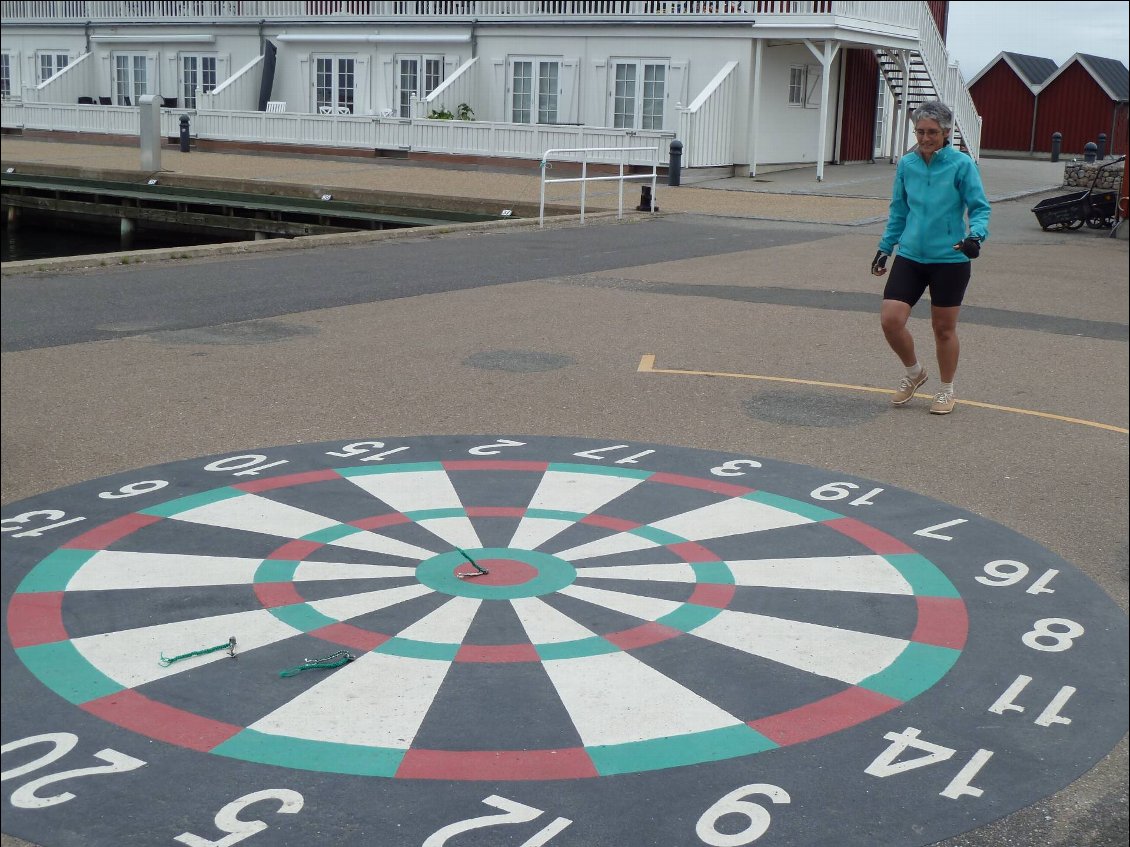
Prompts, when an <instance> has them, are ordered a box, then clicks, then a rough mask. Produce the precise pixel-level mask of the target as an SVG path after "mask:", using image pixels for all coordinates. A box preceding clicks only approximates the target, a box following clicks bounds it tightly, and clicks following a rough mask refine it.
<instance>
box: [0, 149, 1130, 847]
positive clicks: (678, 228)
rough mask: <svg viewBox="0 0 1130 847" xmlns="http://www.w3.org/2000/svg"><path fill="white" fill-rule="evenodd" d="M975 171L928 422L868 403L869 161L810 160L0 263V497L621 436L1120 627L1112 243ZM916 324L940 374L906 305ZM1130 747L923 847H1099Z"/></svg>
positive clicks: (1119, 290)
mask: <svg viewBox="0 0 1130 847" xmlns="http://www.w3.org/2000/svg"><path fill="white" fill-rule="evenodd" d="M138 159H139V152H138V151H137V150H136V149H133V148H128V147H115V146H98V145H77V144H70V143H66V144H63V143H54V142H48V141H45V140H42V139H6V140H5V142H4V147H3V166H4V167H5V168H7V167H15V168H19V167H21V165H22V164H29V165H30V164H40V165H42V164H44V163H48V164H49V163H54V164H57V165H71V166H75V167H84V168H88V169H92V170H100V171H110V170H130V169H134V170H136V168H137V160H138ZM163 167H164V169H166V170H167V171H168V172H169V173H170V174H185V175H198V176H212V177H222V178H230V179H232V180H233V181H248V180H251V181H254V180H262V181H270V182H287V183H290V184H293V185H295V186H301V187H303V188H304V189H306V190H311V191H315V190H318V189H319V188H322V187H332V186H338V185H340V186H350V187H353V188H357V189H364V188H366V187H370V188H373V189H374V190H375V189H378V188H379V189H380V190H385V191H388V190H392V191H401V192H404V193H412V194H449V195H457V196H462V197H477V198H479V199H482V200H483V201H484V204H495V203H497V204H500V205H501V204H505V203H508V202H516V201H518V200H521V201H523V202H531V201H532V202H536V199H537V192H538V190H539V177H538V173H537V172H536V169H530V171H529V172H523V171H521V170H520V169H518V170H513V169H512V170H508V171H504V170H498V169H493V170H492V169H487V168H485V167H483V166H468V165H465V164H463V165H455V164H452V165H450V166H444V165H443V164H442V163H432V164H430V165H424V164H421V163H378V162H372V161H368V160H365V161H357V160H346V159H339V158H333V157H324V158H322V157H313V156H304V157H298V158H296V157H285V156H255V155H249V154H229V153H202V152H192V153H188V154H181V153H175V152H172V151H166V152H165V153H164V156H163ZM981 168H982V173H983V177H984V181H985V184H986V188H987V190H988V193H989V194H990V196H991V198H992V199H993V212H992V222H991V226H990V229H991V238H990V240H989V241H988V242H987V244H986V245H985V248H984V251H983V254H982V256H981V258H979V259H978V260H977V262H976V264H975V266H974V278H973V283H972V285H971V287H970V289H969V293H968V295H967V298H966V302H965V307H964V308H963V314H962V322H961V323H960V325H959V332H960V337H961V342H962V359H961V366H960V368H959V371H958V376H957V380H956V389H957V396H958V399H959V404H958V406H957V409H956V411H955V412H954V413H953V414H952V415H949V416H947V417H937V416H931V415H929V414H928V413H927V411H926V409H927V407H928V399H926V398H922V399H916V400H915V401H914V402H912V403H911V404H910V405H909V406H908V407H906V408H902V409H892V408H890V406H889V401H888V398H887V396H886V394H885V392H887V391H889V390H890V389H893V387H894V386H895V384H896V383H897V382H898V380H899V378H900V376H901V374H902V368H901V366H900V364H899V363H898V361H897V360H896V359H895V358H894V356H893V355H892V354H891V353H890V351H889V350H888V349H887V347H886V345H885V343H884V341H883V338H882V335H881V333H880V330H879V326H878V320H877V309H878V302H879V300H878V294H879V292H878V290H877V288H876V281H875V279H874V278H873V277H872V276H871V275H870V274H869V273H868V268H869V265H870V261H871V258H872V256H873V254H874V251H875V246H876V243H877V241H878V237H879V234H880V233H881V232H882V227H883V222H884V217H885V209H886V200H885V199H884V198H885V196H886V189H885V186H889V182H890V176H891V174H892V172H893V167H892V166H890V165H889V164H882V163H880V164H875V165H844V166H829V167H828V168H827V169H826V171H825V179H824V180H823V181H820V182H817V181H816V179H815V174H814V171H813V169H802V168H797V169H781V170H772V171H770V172H763V173H762V174H760V175H759V176H758V177H756V178H754V179H750V178H748V177H746V178H729V179H721V180H718V179H713V180H707V181H704V182H701V183H700V182H692V183H690V184H688V185H684V186H680V187H667V186H663V187H661V188H660V189H659V191H658V202H659V205H660V211H659V213H658V214H654V215H652V214H647V213H639V212H635V211H631V212H629V214H627V215H626V216H625V217H624V218H623V219H618V218H617V217H616V215H615V214H612V213H610V212H609V209H610V207H611V208H614V205H612V204H613V201H612V200H611V199H609V198H607V197H605V198H593V199H592V203H593V209H594V213H593V214H590V215H589V216H588V219H587V220H586V222H585V223H584V224H583V225H582V224H581V223H580V221H579V220H577V218H576V216H567V217H564V218H560V219H555V220H553V221H552V223H551V224H550V225H548V226H547V227H545V228H539V227H538V226H537V222H536V221H530V220H524V221H514V222H498V223H489V224H481V225H475V224H468V225H456V226H452V227H445V228H443V230H442V231H430V232H423V231H420V232H417V231H401V232H397V233H366V234H359V235H357V236H322V237H315V238H310V239H296V240H294V241H287V242H277V243H276V242H256V243H253V244H247V245H218V246H215V247H212V248H198V249H195V250H192V251H189V252H186V251H185V250H184V249H183V248H182V249H179V250H178V251H176V252H175V254H174V252H172V251H156V252H151V253H149V254H146V255H141V254H131V255H128V256H127V255H124V254H115V256H113V257H95V258H91V257H87V258H70V259H59V260H43V261H33V262H27V263H9V264H7V265H5V267H4V269H3V270H4V273H3V280H2V282H0V293H2V295H3V315H2V322H3V333H2V336H3V338H2V340H3V354H2V356H0V361H2V375H3V384H2V389H0V391H2V394H0V397H2V400H3V404H2V422H3V437H2V444H3V456H2V460H0V461H2V468H3V495H2V499H3V502H4V503H5V504H12V503H14V502H16V501H20V500H23V499H25V498H29V497H32V496H34V495H38V494H41V493H43V492H48V491H52V490H55V489H58V488H62V487H64V486H70V485H75V484H77V483H80V482H83V481H85V480H90V479H95V478H97V477H101V476H106V475H109V474H112V473H117V472H121V471H125V470H128V469H132V468H144V467H147V466H150V465H156V464H160V463H164V462H172V461H177V460H182V459H190V458H193V457H198V456H206V455H214V454H220V453H223V452H226V451H232V450H251V449H253V448H257V447H262V446H267V445H288V444H290V445H293V444H299V443H307V442H315V441H318V442H320V441H329V440H336V439H351V438H358V437H371V436H373V435H374V434H375V433H376V434H384V435H392V434H399V435H425V434H436V435H444V434H458V433H485V434H496V433H497V434H507V433H526V434H530V435H546V436H572V437H584V438H607V439H611V440H612V441H610V443H620V441H621V440H629V439H630V440H633V441H641V442H647V443H656V444H671V445H681V446H684V447H693V448H702V449H709V450H716V451H722V452H731V453H736V454H747V455H748V454H753V455H763V456H768V457H772V458H773V459H777V460H781V461H785V462H794V463H798V464H802V465H805V466H811V467H817V468H826V469H829V470H836V471H840V472H842V473H844V474H851V475H856V476H859V477H863V478H866V479H869V480H877V481H880V482H881V483H883V484H888V485H890V486H895V487H898V488H902V489H906V490H909V491H913V492H917V493H920V494H923V495H926V496H928V497H930V498H934V499H935V500H939V501H943V502H945V503H950V504H954V505H955V506H957V507H959V508H961V509H965V510H968V511H970V512H973V513H975V514H977V515H979V516H983V517H985V518H987V519H989V520H991V521H993V522H996V523H998V524H1000V525H1002V526H1004V527H1007V528H1009V529H1011V530H1013V531H1015V532H1017V533H1019V534H1021V535H1022V536H1024V537H1026V538H1028V539H1031V540H1033V541H1035V542H1036V543H1038V544H1039V545H1042V546H1044V547H1046V548H1047V549H1048V550H1050V551H1052V552H1053V553H1054V554H1056V555H1058V556H1061V557H1062V558H1063V559H1065V560H1066V561H1068V562H1070V563H1072V564H1073V565H1074V566H1076V567H1077V568H1079V569H1080V570H1082V571H1083V572H1084V573H1085V574H1086V575H1087V576H1088V577H1089V578H1090V579H1091V580H1093V581H1094V582H1095V583H1096V584H1097V585H1098V586H1099V587H1101V589H1102V590H1103V591H1104V592H1105V593H1106V594H1107V595H1108V596H1109V597H1110V598H1112V600H1113V601H1114V603H1116V604H1117V606H1118V607H1120V608H1121V610H1122V613H1123V614H1125V613H1126V611H1127V609H1128V593H1127V584H1128V583H1127V579H1128V573H1127V560H1128V548H1127V514H1128V501H1127V486H1126V479H1127V473H1128V459H1127V446H1128V445H1127V427H1128V408H1127V388H1128V376H1127V375H1128V365H1127V343H1128V296H1127V292H1128V270H1127V269H1128V262H1127V242H1126V240H1125V238H1124V237H1123V238H1110V237H1108V232H1107V231H1105V230H1091V229H1088V228H1086V227H1084V228H1082V229H1080V230H1076V231H1065V232H1045V231H1042V230H1041V229H1040V227H1039V226H1038V225H1037V223H1036V220H1035V218H1034V216H1033V214H1032V212H1031V207H1032V206H1033V205H1035V204H1036V203H1037V202H1038V201H1039V200H1040V199H1042V198H1044V197H1050V196H1055V195H1056V194H1057V193H1062V191H1063V190H1062V189H1060V188H1059V182H1060V179H1061V178H1062V164H1056V163H1051V162H1046V161H1033V160H1008V159H994V158H984V159H982V162H981ZM563 200H564V198H563ZM115 263H118V264H115ZM911 329H912V331H913V332H914V334H915V338H916V341H917V343H918V345H919V351H920V359H921V361H923V363H924V364H925V365H926V367H927V369H928V370H929V371H930V372H931V373H935V372H936V365H935V364H934V362H933V358H932V354H933V349H932V347H933V345H932V339H931V337H930V328H929V317H928V313H927V312H925V311H923V309H922V308H921V307H920V308H918V309H916V310H915V313H914V317H913V318H912V321H911ZM531 362H533V363H534V365H536V364H537V363H538V362H541V363H543V364H544V367H542V366H534V365H530V363H531ZM492 363H493V364H492ZM546 363H551V364H546ZM935 385H936V379H932V380H931V382H929V383H927V385H926V386H925V387H924V389H923V390H924V391H928V390H930V389H931V388H933V387H934V386H935ZM1122 685H1123V690H1124V689H1125V679H1123V680H1122ZM5 708H10V706H9V704H7V703H5ZM1127 749H1128V748H1127V739H1126V737H1125V736H1124V737H1123V738H1122V740H1121V741H1120V742H1119V743H1118V744H1117V745H1116V746H1115V747H1114V749H1113V750H1111V752H1110V753H1109V754H1108V755H1107V756H1106V757H1105V758H1103V759H1102V760H1101V761H1099V762H1098V763H1097V764H1096V765H1095V766H1094V768H1093V769H1091V770H1090V771H1088V772H1087V773H1086V774H1084V775H1082V776H1081V777H1079V778H1078V779H1074V780H1073V781H1072V782H1071V784H1070V785H1066V786H1065V787H1064V788H1063V789H1062V790H1060V791H1058V792H1057V793H1054V794H1052V795H1050V796H1047V797H1045V798H1042V799H1038V800H1036V801H1035V802H1033V803H1032V804H1031V805H1030V806H1028V807H1027V808H1024V809H1022V810H1020V811H1017V812H1014V813H1012V814H1009V815H1008V816H1007V817H1004V818H1002V819H1000V820H995V821H990V822H987V823H985V824H984V825H982V826H979V827H977V828H974V829H972V830H970V831H969V832H967V833H965V834H962V835H958V836H955V837H953V838H950V839H948V840H946V841H945V842H943V843H944V845H945V847H1003V845H1024V847H1115V846H1116V845H1117V847H1122V845H1124V844H1125V843H1126V840H1127V835H1128V823H1127V792H1128V779H1127ZM563 838H564V837H562V839H563ZM2 843H3V845H4V847H9V845H19V844H22V843H23V842H20V841H18V840H16V839H14V838H11V837H9V836H4V837H3V839H2ZM562 843H563V844H564V843H566V842H565V841H564V840H562ZM43 847H54V845H51V844H46V845H43ZM625 847H634V845H625Z"/></svg>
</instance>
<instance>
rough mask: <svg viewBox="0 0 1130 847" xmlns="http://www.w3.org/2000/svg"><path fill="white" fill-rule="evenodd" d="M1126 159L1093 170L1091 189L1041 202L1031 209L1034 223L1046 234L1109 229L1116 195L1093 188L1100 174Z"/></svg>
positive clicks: (1113, 215)
mask: <svg viewBox="0 0 1130 847" xmlns="http://www.w3.org/2000/svg"><path fill="white" fill-rule="evenodd" d="M1125 159H1126V157H1125V156H1122V157H1121V158H1118V159H1114V160H1112V161H1110V162H1107V163H1106V164H1105V165H1102V166H1101V167H1099V168H1098V169H1096V170H1095V178H1094V179H1093V180H1092V181H1091V187H1090V188H1088V189H1087V190H1086V191H1077V192H1075V193H1074V194H1065V195H1063V196H1062V197H1049V198H1048V199H1047V200H1041V201H1040V202H1039V203H1037V204H1036V205H1035V206H1033V207H1032V211H1033V212H1034V213H1035V215H1036V221H1037V222H1038V223H1039V224H1040V226H1041V227H1042V228H1043V229H1045V230H1059V229H1079V227H1081V226H1083V224H1086V225H1087V226H1088V227H1090V228H1091V229H1110V228H1111V227H1112V226H1114V221H1115V211H1116V209H1117V206H1118V192H1117V191H1114V190H1110V191H1106V190H1102V191H1095V185H1096V184H1097V183H1098V181H1099V174H1100V173H1102V172H1103V171H1104V170H1106V169H1107V168H1109V167H1110V166H1111V165H1117V164H1118V163H1119V162H1122V161H1125Z"/></svg>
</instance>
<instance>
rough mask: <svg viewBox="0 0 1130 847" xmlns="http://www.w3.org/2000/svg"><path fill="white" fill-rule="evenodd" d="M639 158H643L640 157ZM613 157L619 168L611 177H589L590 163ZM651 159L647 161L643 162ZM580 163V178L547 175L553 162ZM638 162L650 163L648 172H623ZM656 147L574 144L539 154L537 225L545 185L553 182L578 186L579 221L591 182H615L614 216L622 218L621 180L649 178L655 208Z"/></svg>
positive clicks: (541, 215) (541, 219)
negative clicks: (539, 186)
mask: <svg viewBox="0 0 1130 847" xmlns="http://www.w3.org/2000/svg"><path fill="white" fill-rule="evenodd" d="M641 157H643V159H642V160H641ZM612 158H614V159H615V164H617V165H619V170H618V172H617V173H616V174H615V175H612V176H589V171H588V169H589V164H590V163H593V164H596V163H599V164H608V163H609V160H610V159H612ZM647 159H650V162H649V161H646V160H647ZM554 160H556V161H558V162H578V161H579V162H580V164H581V175H580V176H579V177H554V178H552V179H551V178H550V177H548V176H546V174H548V173H549V171H550V169H551V168H552V167H553V161H554ZM638 164H644V165H647V164H650V165H651V173H650V174H646V173H643V174H632V173H625V172H624V169H625V168H627V167H631V166H632V165H638ZM658 165H659V148H658V147H573V148H566V149H555V150H546V151H545V152H544V153H543V154H542V157H541V199H540V200H539V205H538V226H545V187H546V186H547V185H552V184H562V183H579V184H580V187H581V196H580V203H579V205H580V207H581V223H584V222H585V203H586V201H587V199H588V185H589V183H590V182H615V183H616V185H617V201H616V217H617V218H622V217H624V182H625V180H629V179H639V180H649V181H650V182H651V211H653V212H654V211H655V183H656V180H657V178H658V174H659V170H658Z"/></svg>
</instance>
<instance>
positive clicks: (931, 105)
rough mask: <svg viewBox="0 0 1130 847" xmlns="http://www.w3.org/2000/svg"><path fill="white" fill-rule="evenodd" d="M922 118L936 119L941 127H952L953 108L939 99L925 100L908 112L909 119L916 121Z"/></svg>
mask: <svg viewBox="0 0 1130 847" xmlns="http://www.w3.org/2000/svg"><path fill="white" fill-rule="evenodd" d="M923 118H927V119H929V120H932V121H937V122H938V126H940V127H941V128H942V129H953V109H951V108H950V107H949V106H947V105H946V104H945V103H943V102H942V101H941V100H927V101H926V102H925V103H923V104H922V105H921V106H919V107H918V108H917V109H915V110H914V111H913V112H911V113H910V119H911V120H912V121H913V122H914V123H918V122H919V121H920V120H922V119H923Z"/></svg>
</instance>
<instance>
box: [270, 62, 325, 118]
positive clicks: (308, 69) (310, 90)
mask: <svg viewBox="0 0 1130 847" xmlns="http://www.w3.org/2000/svg"><path fill="white" fill-rule="evenodd" d="M298 74H299V76H298V78H299V79H300V80H302V82H301V83H300V84H301V85H305V86H306V97H305V98H304V99H305V100H306V111H308V112H317V111H318V110H317V109H316V108H314V66H313V64H312V63H311V61H310V54H309V53H307V54H306V55H305V56H303V57H302V58H301V59H299V60H298ZM271 96H272V97H275V98H276V99H279V100H282V99H284V98H282V97H278V95H277V94H275V93H272V94H271ZM295 111H297V109H296V110H295Z"/></svg>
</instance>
